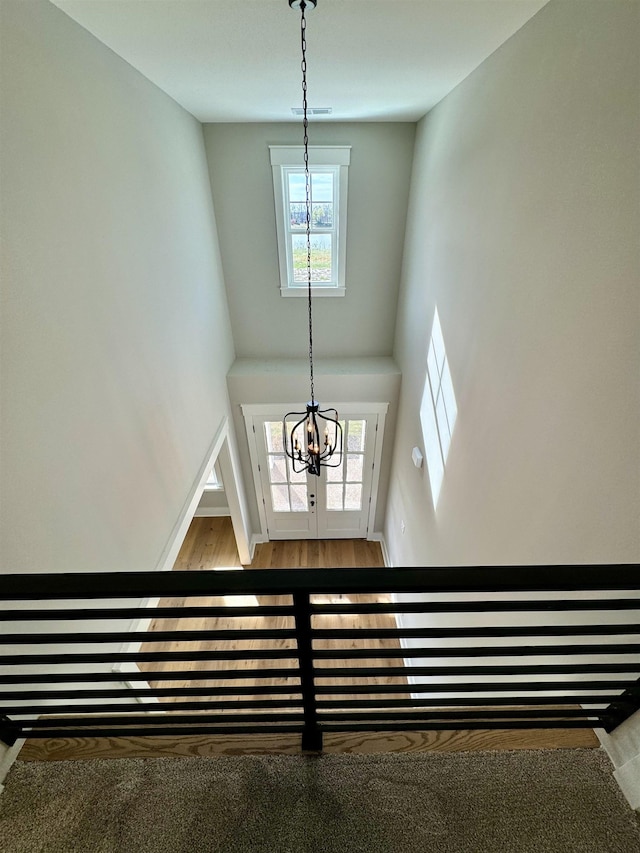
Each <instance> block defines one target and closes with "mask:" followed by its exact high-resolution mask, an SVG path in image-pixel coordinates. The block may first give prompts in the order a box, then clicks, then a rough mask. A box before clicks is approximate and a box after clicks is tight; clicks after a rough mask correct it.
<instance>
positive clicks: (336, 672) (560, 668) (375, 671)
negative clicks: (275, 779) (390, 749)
mask: <svg viewBox="0 0 640 853" xmlns="http://www.w3.org/2000/svg"><path fill="white" fill-rule="evenodd" d="M636 668H637V669H640V661H639V662H638V663H637V665H636V666H635V667H634V666H633V664H631V663H576V664H565V663H559V664H546V663H545V664H523V665H522V666H515V665H512V664H510V665H496V666H474V667H473V669H472V670H471V671H470V668H469V667H468V666H387V667H380V666H376V667H369V666H362V667H333V666H332V667H326V668H324V669H319V668H316V669H314V676H315V677H316V678H365V677H366V678H378V677H380V678H385V677H391V676H408V675H431V676H435V677H438V676H441V675H467V676H469V675H528V674H531V675H533V674H539V675H556V674H557V675H567V674H580V673H596V672H603V673H604V672H634V671H635V670H636Z"/></svg>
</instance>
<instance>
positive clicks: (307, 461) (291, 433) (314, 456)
mask: <svg viewBox="0 0 640 853" xmlns="http://www.w3.org/2000/svg"><path fill="white" fill-rule="evenodd" d="M316 5H317V0H289V6H290V7H291V8H292V9H300V11H301V18H300V35H301V42H302V63H301V68H302V113H303V122H302V124H303V127H304V177H305V187H306V220H307V292H308V308H309V374H310V380H311V399H310V400H309V402H308V403H307V410H306V412H288V413H287V414H286V415H285V416H284V419H283V421H282V440H283V444H284V449H285V453H286V454H287V456H288V457H289V459H291V466H292V468H293V470H294V471H295V473H296V474H298V473H300V472H302V471H307V472H308V473H309V474H315V475H316V476H317V477H319V476H320V469H321V467H329V468H338V467H340V465H342V425H341V424H340V422H339V420H338V412H337V411H336V410H335V409H321V408H320V404H319V403H318V402H317V401H316V399H315V392H314V387H313V317H312V312H311V188H310V183H311V181H310V176H309V134H308V121H307V40H306V28H307V20H306V18H305V14H304V13H305V9H306V8H307V7H309V8H310V9H315V7H316ZM294 418H299V420H298V421H297V423H296V424H295V425H294V426H293V428H291V427H290V426H289V425H290V424H291V422H292V421H293V419H294Z"/></svg>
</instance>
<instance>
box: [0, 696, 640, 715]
mask: <svg viewBox="0 0 640 853" xmlns="http://www.w3.org/2000/svg"><path fill="white" fill-rule="evenodd" d="M138 695H141V694H138ZM301 701H302V700H301V699H262V700H258V699H252V700H243V699H236V700H227V701H225V700H220V701H203V702H171V703H162V702H160V703H157V704H156V703H149V705H148V707H149V710H150V711H151V712H155V711H156V710H158V711H198V710H233V709H242V710H247V709H265V710H268V709H269V708H272V709H280V708H300V707H301ZM612 702H615V703H616V704H617V705H630V706H633V705H634V704H635V701H634V700H633V699H631V698H629V697H628V696H627V697H625V696H624V694H608V695H604V696H590V695H584V696H522V697H519V696H506V697H505V696H496V697H481V698H478V697H476V696H461V697H457V698H451V697H445V698H443V697H440V698H433V699H389V698H386V699H318V701H317V707H318V710H319V711H323V709H326V708H341V709H349V708H356V709H361V710H369V709H375V708H438V707H443V708H456V707H461V706H466V705H468V706H474V707H475V706H478V707H483V708H491V707H499V706H503V705H504V706H510V707H514V706H517V707H522V706H525V707H528V706H532V705H572V704H573V705H603V706H604V707H603V708H602V709H592V710H593V711H594V713H595V712H596V711H598V710H606V709H607V706H608V705H609V704H610V703H612ZM145 704H146V703H145ZM1 710H2V712H3V713H4V714H5V715H7V716H10V715H23V714H38V715H39V714H63V715H69V714H98V713H99V714H105V713H114V714H115V713H118V714H126V713H140V710H141V708H140V703H139V702H136V703H135V704H132V705H124V704H123V705H117V704H115V705H114V704H103V705H15V706H9V707H5V708H3V709H1Z"/></svg>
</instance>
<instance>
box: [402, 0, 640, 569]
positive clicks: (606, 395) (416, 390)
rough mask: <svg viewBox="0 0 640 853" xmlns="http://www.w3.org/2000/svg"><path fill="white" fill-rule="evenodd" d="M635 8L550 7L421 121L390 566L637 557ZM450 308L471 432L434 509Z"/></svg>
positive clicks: (460, 396)
mask: <svg viewBox="0 0 640 853" xmlns="http://www.w3.org/2000/svg"><path fill="white" fill-rule="evenodd" d="M639 13H640V7H639V6H638V4H637V3H631V2H629V3H628V2H614V3H603V2H590V1H589V0H576V1H574V0H561V2H554V0H552V2H551V3H549V4H548V5H547V6H545V7H544V8H543V9H542V10H541V11H540V12H539V13H538V14H537V15H536V16H535V17H534V18H533V19H532V20H530V21H529V22H528V23H527V24H526V25H525V26H524V27H523V28H522V29H521V30H520V31H519V32H518V33H516V34H515V35H514V36H513V37H512V38H511V39H510V40H509V41H508V42H506V43H505V44H504V45H503V46H502V47H501V48H500V49H499V50H497V51H496V52H495V53H494V54H493V55H492V56H491V57H489V58H488V59H487V60H486V61H485V62H484V63H483V64H482V65H481V66H480V67H479V68H478V69H477V70H476V71H475V72H474V73H473V74H471V75H470V76H469V77H468V78H467V79H466V80H465V81H464V82H463V83H462V84H461V85H460V86H459V87H458V88H457V89H455V90H454V91H453V92H452V93H451V94H450V95H449V96H448V97H447V98H445V99H444V100H443V101H442V102H441V103H440V104H439V105H438V106H437V107H436V108H435V109H434V110H433V111H432V112H431V113H430V114H429V115H428V116H427V117H426V118H425V119H424V120H423V121H421V122H420V124H419V127H418V134H417V138H416V152H415V159H414V166H413V174H412V184H411V197H410V206H409V213H408V220H407V222H408V227H407V236H406V244H405V254H404V267H403V277H402V285H401V296H400V304H399V309H398V324H397V333H396V347H395V357H396V360H397V362H398V364H399V366H400V368H401V370H402V374H403V385H402V394H401V403H400V411H399V417H398V427H397V432H396V443H395V453H394V458H393V464H392V477H391V484H390V491H389V503H388V515H387V523H386V540H387V545H388V549H389V553H390V557H391V561H392V563H393V564H394V565H404V566H428V565H438V564H442V565H455V564H460V565H474V564H489V565H490V564H510V563H516V564H517V563H534V564H535V563H554V562H559V563H571V562H576V563H581V562H584V563H595V562H616V561H621V562H625V561H631V562H633V561H635V560H638V557H639V555H640V524H639V523H638V519H639V517H640V512H639V511H640V477H639V474H638V472H639V461H640V460H639V455H640V441H639V439H640V417H639V416H640V405H639V391H640V384H639V382H638V364H639V355H640V347H639V343H640V325H639V322H638V321H639V319H640V288H639V286H638V285H639V272H640V262H639V250H638V234H639V233H640V229H639V224H640V222H639V219H640V193H639V175H640V170H639V169H638V164H639V162H638V139H639V138H640V121H639V104H640V99H639V98H638V91H639V87H638V83H639V69H640V65H639V63H638V58H637V45H638V35H639V28H638V15H639ZM436 306H437V308H438V312H439V315H440V319H441V323H442V329H443V334H444V340H445V345H446V347H447V351H448V356H449V362H450V367H451V373H452V377H453V385H454V388H455V392H456V395H457V403H458V419H457V423H456V426H455V431H454V434H453V439H452V444H451V448H450V452H449V457H448V462H447V467H446V471H445V474H444V481H443V485H442V490H441V494H440V499H439V502H438V506H437V511H434V508H433V505H432V500H431V493H430V487H429V477H428V473H427V470H426V468H424V467H423V468H422V469H421V470H418V469H416V468H414V467H413V465H412V463H411V448H412V447H413V446H414V445H419V446H422V447H424V442H423V439H422V436H421V430H420V421H419V407H420V399H421V396H422V389H423V382H424V378H425V369H426V358H427V345H428V339H429V332H430V329H431V323H432V319H433V314H434V309H435V307H436ZM401 521H404V522H405V524H406V532H405V534H404V535H402V534H401V532H400V524H401Z"/></svg>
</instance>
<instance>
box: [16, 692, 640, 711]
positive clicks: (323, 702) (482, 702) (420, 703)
mask: <svg viewBox="0 0 640 853" xmlns="http://www.w3.org/2000/svg"><path fill="white" fill-rule="evenodd" d="M617 701H620V697H619V696H618V695H617V694H610V695H607V696H565V697H563V696H523V697H517V696H507V697H505V696H496V697H494V698H478V697H476V696H464V697H459V698H456V699H451V698H445V699H443V698H439V699H435V698H434V699H319V700H318V702H317V706H318V710H319V711H322V710H323V709H324V708H357V709H362V710H367V709H371V708H437V707H439V706H442V707H446V708H456V707H459V706H462V705H472V706H482V707H485V708H490V707H494V706H500V705H509V706H511V707H513V706H523V705H526V706H529V705H571V704H575V705H603V706H604V708H602V709H601V710H606V706H607V705H608V704H609V703H611V702H617ZM622 701H624V700H622ZM626 704H633V703H632V702H630V701H629V700H627V702H626ZM595 710H596V711H597V710H598V709H595ZM7 713H10V712H9V711H8V712H7Z"/></svg>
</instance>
